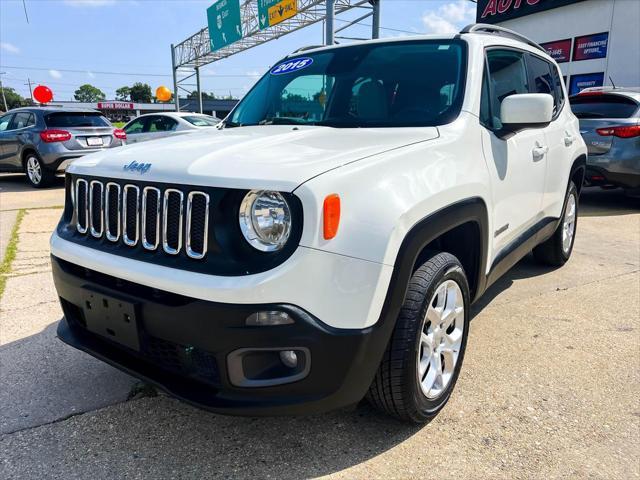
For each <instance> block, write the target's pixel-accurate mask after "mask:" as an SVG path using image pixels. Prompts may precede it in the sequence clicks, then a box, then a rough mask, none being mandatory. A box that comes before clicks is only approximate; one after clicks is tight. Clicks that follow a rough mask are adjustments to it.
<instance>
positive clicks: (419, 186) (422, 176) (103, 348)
mask: <svg viewBox="0 0 640 480" xmlns="http://www.w3.org/2000/svg"><path fill="white" fill-rule="evenodd" d="M221 127H222V128H221V129H220V130H216V131H213V132H207V133H206V134H204V133H195V134H193V135H190V136H189V138H188V139H187V138H174V139H165V140H162V141H158V142H153V143H150V144H146V145H140V146H133V147H130V148H127V149H117V150H115V151H113V152H108V151H105V152H101V153H97V154H94V155H90V156H88V157H85V158H83V159H82V160H79V161H76V162H74V163H73V164H72V165H71V166H70V167H69V171H68V173H69V175H68V176H67V203H66V207H65V210H64V213H63V216H62V219H61V221H60V224H59V226H58V228H57V230H56V232H55V233H54V234H53V237H52V239H51V252H52V264H53V275H54V279H55V284H56V288H57V291H58V295H59V297H60V299H61V303H62V308H63V310H64V315H65V316H64V319H63V320H61V322H60V323H59V326H58V337H59V338H60V339H62V341H64V342H66V343H68V344H70V345H72V346H74V347H76V348H79V349H81V350H84V351H86V352H88V353H89V354H91V355H94V356H96V357H98V358H100V359H101V360H104V361H106V362H108V363H110V364H112V365H115V366H116V367H118V368H120V369H122V370H125V371H127V372H129V373H131V374H133V375H135V376H137V377H140V378H142V379H144V380H145V381H147V382H150V383H152V384H154V385H157V386H158V387H160V388H162V389H165V390H167V391H168V392H170V393H171V394H173V395H175V396H176V397H179V398H181V399H184V400H186V401H188V402H190V403H193V404H196V405H199V406H201V407H204V408H207V409H210V410H212V411H215V412H221V413H230V414H242V415H267V414H300V413H310V412H321V411H326V410H330V409H335V408H339V407H343V406H348V405H353V404H355V403H357V402H359V401H361V400H362V399H363V398H364V397H365V396H366V397H367V398H368V399H369V400H370V401H371V402H372V403H373V404H374V405H376V406H377V407H378V408H380V409H381V410H383V411H385V412H387V413H389V414H390V415H393V416H396V417H399V418H401V419H404V420H407V421H413V422H425V421H427V420H428V419H429V418H431V417H433V416H434V415H436V413H437V412H438V411H439V410H440V409H441V408H443V406H444V405H445V403H446V402H447V400H448V399H449V397H450V395H451V392H452V390H453V388H454V385H455V383H456V379H457V378H458V374H459V372H460V367H461V365H462V360H463V357H464V354H465V348H466V345H467V339H468V336H469V317H470V309H471V304H472V302H474V301H475V300H477V299H479V298H480V297H481V296H482V294H483V293H484V292H485V291H486V290H487V288H488V287H489V286H490V285H491V284H492V283H493V282H495V281H496V280H497V279H498V278H499V277H500V276H501V275H503V274H504V273H505V272H506V271H508V270H509V269H510V268H511V267H512V266H513V265H514V264H515V263H516V262H517V261H518V260H519V259H521V258H522V257H523V256H525V255H526V254H528V253H529V252H531V251H532V250H533V253H534V256H535V258H536V259H538V260H539V261H541V262H542V263H544V264H547V265H553V266H560V265H562V264H564V263H565V262H566V261H567V260H568V259H569V257H570V255H571V252H572V248H573V243H574V237H575V234H576V222H577V211H578V196H579V193H580V188H581V186H582V181H583V177H584V170H585V161H586V153H587V150H586V147H585V144H584V142H583V140H582V138H581V136H580V132H579V129H578V120H577V119H576V117H575V116H574V115H573V113H572V112H571V109H570V108H569V103H568V100H567V93H566V91H565V87H564V85H563V82H562V76H561V74H560V72H559V70H558V66H557V65H556V63H555V62H554V61H553V59H552V58H551V57H550V56H549V55H547V53H546V52H545V50H544V49H543V48H541V47H540V46H538V45H537V44H535V43H533V42H532V41H530V40H528V39H526V38H524V37H522V36H520V35H518V34H516V33H514V32H510V31H508V30H505V29H501V28H499V27H494V26H487V25H475V26H469V27H467V28H465V29H464V30H463V31H462V32H460V34H456V35H444V36H428V37H415V38H396V39H384V40H377V41H371V42H363V43H355V44H350V45H339V46H331V47H324V48H316V49H303V50H300V51H296V52H294V53H292V54H291V55H290V56H288V57H287V58H285V59H283V60H282V61H280V62H278V63H277V64H276V66H275V67H274V68H272V69H271V70H270V71H269V72H267V73H266V74H265V75H264V76H263V77H262V78H261V79H260V80H259V81H258V82H257V84H256V85H255V86H254V88H253V89H252V90H251V91H250V92H249V93H248V94H247V95H246V96H245V97H244V99H243V100H242V101H241V102H240V103H239V104H238V105H237V106H236V108H235V109H234V110H233V111H232V112H231V114H230V115H229V117H228V119H227V120H225V122H224V124H223V125H222V126H221ZM176 159H179V160H180V161H176ZM504 322H505V325H507V324H508V322H509V319H504ZM480 327H481V326H480ZM502 335H503V337H502V341H505V342H509V341H511V342H522V341H523V339H522V338H510V337H509V329H508V328H506V327H505V329H504V331H503V332H502ZM506 368H508V366H506Z"/></svg>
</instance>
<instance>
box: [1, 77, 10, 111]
mask: <svg viewBox="0 0 640 480" xmlns="http://www.w3.org/2000/svg"><path fill="white" fill-rule="evenodd" d="M5 73H7V72H0V90H2V101H3V103H4V111H5V112H8V111H9V107H7V99H6V97H5V96H4V87H3V86H2V75H4V74H5Z"/></svg>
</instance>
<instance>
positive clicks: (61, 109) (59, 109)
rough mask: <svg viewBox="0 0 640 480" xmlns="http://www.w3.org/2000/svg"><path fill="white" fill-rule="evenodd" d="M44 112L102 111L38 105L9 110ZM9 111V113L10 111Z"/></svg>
mask: <svg viewBox="0 0 640 480" xmlns="http://www.w3.org/2000/svg"><path fill="white" fill-rule="evenodd" d="M34 111H35V112H42V113H64V112H66V113H100V112H99V111H98V110H94V109H92V108H74V107H39V106H37V105H34V106H31V107H19V108H13V109H11V110H9V112H34ZM9 112H7V113H9Z"/></svg>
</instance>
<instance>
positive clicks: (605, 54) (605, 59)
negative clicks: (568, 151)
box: [476, 0, 640, 95]
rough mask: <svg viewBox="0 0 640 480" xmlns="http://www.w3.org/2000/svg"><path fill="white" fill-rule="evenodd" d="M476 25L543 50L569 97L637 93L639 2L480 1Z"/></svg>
mask: <svg viewBox="0 0 640 480" xmlns="http://www.w3.org/2000/svg"><path fill="white" fill-rule="evenodd" d="M476 21H477V22H478V23H490V24H496V25H500V26H502V27H505V28H509V29H511V30H515V31H516V32H518V33H521V34H523V35H525V36H527V37H529V38H531V39H532V40H534V41H535V42H537V43H539V44H540V45H542V46H543V47H544V48H545V49H546V50H547V51H548V52H549V53H550V54H551V56H552V57H553V58H555V60H556V61H557V62H558V64H559V65H560V68H561V70H562V73H563V76H564V79H565V82H566V85H567V88H568V90H569V93H570V94H571V95H573V94H576V93H579V92H580V90H582V89H584V88H587V87H598V86H603V85H609V86H610V85H612V84H613V85H615V86H617V87H640V0H478V10H477V19H476Z"/></svg>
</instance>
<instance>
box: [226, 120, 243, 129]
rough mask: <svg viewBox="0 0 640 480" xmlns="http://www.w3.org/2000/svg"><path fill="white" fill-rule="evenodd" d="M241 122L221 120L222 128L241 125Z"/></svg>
mask: <svg viewBox="0 0 640 480" xmlns="http://www.w3.org/2000/svg"><path fill="white" fill-rule="evenodd" d="M242 126H243V125H242V123H236V122H232V121H231V120H229V121H227V120H225V121H223V122H222V128H234V127H242Z"/></svg>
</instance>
